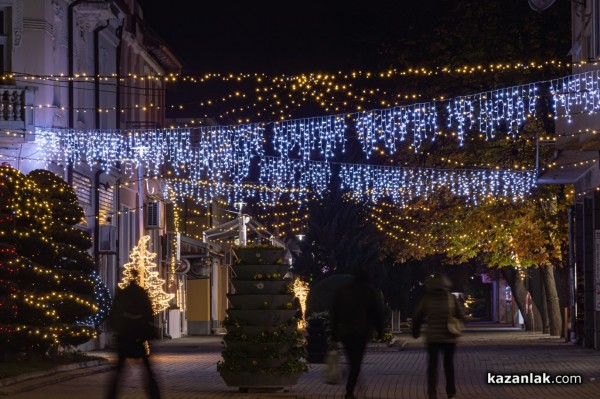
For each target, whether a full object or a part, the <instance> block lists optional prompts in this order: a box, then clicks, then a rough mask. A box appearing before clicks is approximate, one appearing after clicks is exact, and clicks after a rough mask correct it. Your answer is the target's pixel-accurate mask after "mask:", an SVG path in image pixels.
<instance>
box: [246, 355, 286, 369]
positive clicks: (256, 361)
mask: <svg viewBox="0 0 600 399" xmlns="http://www.w3.org/2000/svg"><path fill="white" fill-rule="evenodd" d="M287 360H288V359H287V358H286V357H280V358H267V359H265V358H260V357H248V358H239V359H237V363H238V364H239V365H240V366H242V367H257V368H260V369H274V368H277V367H279V366H281V365H282V364H283V363H285V362H286V361H287Z"/></svg>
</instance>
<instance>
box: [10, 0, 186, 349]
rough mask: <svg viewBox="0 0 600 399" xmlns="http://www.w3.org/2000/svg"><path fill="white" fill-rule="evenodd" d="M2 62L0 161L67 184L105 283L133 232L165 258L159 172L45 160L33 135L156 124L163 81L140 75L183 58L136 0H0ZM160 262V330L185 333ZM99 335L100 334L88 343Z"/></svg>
mask: <svg viewBox="0 0 600 399" xmlns="http://www.w3.org/2000/svg"><path fill="white" fill-rule="evenodd" d="M0 69H1V70H2V71H4V75H3V79H2V83H3V84H2V85H0V156H1V159H0V162H2V163H4V164H8V165H10V166H12V167H14V168H17V169H19V170H21V171H22V172H23V173H28V172H29V171H31V170H34V169H38V168H47V169H49V170H51V171H53V172H55V173H58V174H59V175H61V176H63V177H64V179H65V180H66V181H68V182H69V183H71V184H72V186H73V187H74V189H75V191H76V192H77V195H78V197H79V200H80V204H81V205H82V206H83V208H84V211H85V214H86V221H85V222H84V223H82V228H86V229H89V231H90V233H91V234H92V237H93V242H94V245H93V248H92V256H93V257H94V260H95V262H96V265H97V268H98V273H99V274H100V276H101V277H102V278H103V280H104V281H105V282H106V284H107V286H108V287H109V289H110V290H111V292H114V289H115V286H116V283H117V282H118V281H119V280H120V277H121V273H120V268H121V266H122V265H123V264H124V263H126V262H128V260H129V252H130V249H131V248H132V247H133V246H134V245H135V244H136V243H137V241H138V239H139V237H140V236H141V235H144V234H148V235H150V236H151V237H152V244H153V248H152V250H153V251H154V252H157V253H158V254H159V259H160V260H162V259H164V258H165V249H164V248H166V245H164V244H165V242H166V239H165V238H163V237H167V235H168V234H167V227H168V226H167V218H166V212H165V205H164V203H163V201H162V199H161V198H160V196H158V195H156V194H157V193H159V192H160V191H159V190H158V189H157V187H156V186H157V185H158V184H159V181H158V180H154V179H148V177H149V176H146V174H147V173H148V172H147V171H143V170H138V169H137V167H136V165H128V164H127V163H126V162H123V163H122V164H121V168H120V170H119V169H117V168H115V167H111V168H109V170H101V169H100V168H99V167H98V166H94V165H87V164H84V165H74V166H70V165H66V164H60V163H56V162H50V163H49V164H47V163H46V162H45V160H44V159H43V157H42V156H41V153H42V152H43V149H42V148H39V146H38V144H37V143H36V129H39V128H65V129H67V128H68V129H82V130H92V129H99V130H103V129H121V130H123V131H124V132H126V131H127V130H131V129H154V128H163V127H164V116H165V114H164V110H165V107H164V105H165V81H164V80H161V79H148V78H147V77H148V76H163V75H168V74H169V73H179V72H180V70H181V64H180V63H179V61H178V60H177V59H176V57H174V56H173V54H172V53H171V52H170V51H169V50H168V48H167V47H166V46H165V45H164V43H162V42H161V41H160V39H159V38H158V37H157V36H156V35H155V34H154V33H152V32H151V31H149V30H148V29H147V28H146V27H144V25H143V12H142V9H141V8H140V5H139V4H138V1H137V0H0ZM161 240H162V244H163V245H161ZM159 269H160V270H161V272H162V274H163V278H165V280H167V281H169V283H170V286H169V290H170V292H173V293H176V294H177V295H176V298H178V299H177V300H173V302H174V303H173V305H174V306H173V307H174V308H175V305H180V308H179V309H174V310H173V311H169V313H171V317H172V318H173V319H177V322H175V323H173V324H174V325H173V326H170V328H169V329H168V330H169V331H171V332H172V333H175V335H177V333H185V331H184V327H183V326H184V325H185V323H180V321H179V319H180V316H181V315H183V317H184V318H185V308H184V306H185V305H184V303H182V302H183V300H182V299H181V298H185V295H182V294H181V293H180V292H179V293H178V292H176V290H184V289H185V279H184V278H183V277H177V276H175V277H173V276H169V275H168V273H167V269H168V267H166V262H159ZM163 319H164V320H168V317H164V316H163V317H161V321H162V320H163ZM175 326H178V327H177V328H175V329H173V328H174V327H175ZM179 326H180V327H179ZM164 331H165V332H166V331H167V327H166V326H164ZM105 343H106V337H105V335H101V339H99V341H98V342H97V343H96V344H97V345H98V346H104V345H105Z"/></svg>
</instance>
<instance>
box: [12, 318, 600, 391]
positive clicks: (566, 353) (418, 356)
mask: <svg viewBox="0 0 600 399" xmlns="http://www.w3.org/2000/svg"><path fill="white" fill-rule="evenodd" d="M401 336H402V337H403V338H404V337H406V338H405V339H406V340H407V342H408V344H407V345H406V346H405V348H404V349H403V350H402V351H399V350H397V349H390V348H387V346H385V345H379V346H372V347H370V348H369V351H368V352H367V354H366V357H365V360H364V362H363V368H362V372H361V378H360V381H359V385H358V390H357V396H358V397H359V398H361V399H362V398H373V399H388V398H394V399H401V398H410V399H426V397H427V395H426V388H425V387H426V376H425V371H426V370H425V369H426V353H425V350H424V343H423V341H422V340H421V339H419V340H414V339H412V338H410V337H409V335H408V334H402V335H401ZM220 351H221V343H220V339H219V337H214V336H212V337H185V338H182V339H177V340H172V341H162V342H156V343H154V352H153V355H152V356H151V358H152V362H153V366H154V370H155V372H156V374H157V376H158V378H159V381H160V386H161V390H162V393H163V397H164V398H166V399H192V398H214V399H220V398H240V399H255V398H256V399H257V398H271V399H278V398H302V399H337V398H343V396H344V384H339V385H327V384H324V383H323V365H320V364H313V365H310V371H309V373H307V374H305V375H303V376H302V377H301V378H300V381H299V382H298V384H297V385H295V386H293V387H290V388H288V390H287V391H286V392H274V393H259V392H250V393H240V392H238V390H237V389H236V388H231V387H227V386H226V385H225V384H224V383H223V380H222V379H221V377H220V376H219V375H218V373H217V371H216V363H217V361H218V360H219V359H220ZM96 354H97V353H96ZM100 354H103V355H105V356H107V357H109V358H110V359H111V361H114V354H111V353H100ZM341 359H342V361H344V359H343V357H341ZM455 362H456V363H455V364H456V380H457V389H458V393H457V395H456V398H457V399H467V398H468V399H488V398H490V399H517V398H518V399H520V398H539V399H558V398H560V399H562V398H569V399H588V398H589V399H597V398H600V352H598V351H594V350H591V349H584V348H581V347H580V346H576V345H573V344H570V343H565V342H563V341H562V340H561V339H558V338H549V337H548V336H544V335H542V334H537V333H529V332H525V331H520V330H514V329H513V330H510V329H509V330H503V331H498V330H485V331H484V330H481V329H480V330H477V331H469V332H467V333H466V334H465V335H464V336H463V337H461V339H460V343H459V345H458V347H457V353H456V357H455ZM128 364H129V365H128V368H127V374H126V376H125V377H124V378H123V379H122V384H121V395H120V398H122V399H138V398H140V399H141V398H145V397H146V396H145V394H144V392H143V390H142V389H141V387H142V386H143V377H144V376H143V370H142V366H141V364H140V363H139V362H136V361H131V360H130V361H128ZM106 370H107V368H106V367H104V368H103V369H100V368H99V369H98V372H97V373H92V374H89V375H87V376H83V377H79V378H74V379H71V380H67V381H62V382H56V383H53V384H50V385H47V386H44V387H41V388H36V389H34V390H30V391H27V392H22V393H19V394H16V395H12V396H10V397H11V398H15V399H17V398H19V399H21V398H22V399H25V398H27V399H54V398H61V399H63V398H64V399H70V398H82V399H100V398H102V397H103V392H104V391H105V387H106V383H107V381H108V379H109V378H110V377H111V375H112V372H111V371H106ZM487 372H494V373H501V374H517V373H529V372H534V373H541V372H546V373H549V374H551V375H553V376H554V375H558V374H559V375H580V376H581V377H582V383H581V384H572V385H557V384H546V385H532V384H531V385H528V384H521V385H489V384H487ZM443 380H444V379H443V374H442V372H441V370H440V382H439V393H438V398H445V397H446V395H445V394H444V388H443Z"/></svg>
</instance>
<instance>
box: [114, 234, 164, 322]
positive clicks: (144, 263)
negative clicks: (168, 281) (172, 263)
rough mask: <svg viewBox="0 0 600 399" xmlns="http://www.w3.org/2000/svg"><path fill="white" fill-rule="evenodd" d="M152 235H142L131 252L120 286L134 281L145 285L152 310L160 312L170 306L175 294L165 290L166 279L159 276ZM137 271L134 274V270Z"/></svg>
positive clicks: (124, 267)
mask: <svg viewBox="0 0 600 399" xmlns="http://www.w3.org/2000/svg"><path fill="white" fill-rule="evenodd" d="M149 245H150V236H142V237H141V238H140V240H139V241H138V243H137V245H136V246H135V247H134V248H133V249H132V251H131V253H130V254H129V258H130V261H129V262H127V263H126V264H124V265H123V278H122V280H121V282H120V283H119V287H120V288H125V287H127V286H128V285H129V284H131V282H132V281H136V282H137V284H138V285H140V286H141V287H144V289H145V290H146V292H147V293H148V296H149V297H150V301H151V302H152V312H153V313H154V314H158V313H160V312H161V311H163V310H165V309H166V308H168V307H169V301H170V300H171V299H172V298H173V297H174V294H168V293H166V292H165V291H164V290H163V286H164V284H165V280H163V279H161V278H160V277H158V274H159V273H158V270H157V267H156V263H155V261H154V259H155V258H156V253H154V252H152V251H150V249H149ZM134 270H136V271H137V275H134V273H133V271H134Z"/></svg>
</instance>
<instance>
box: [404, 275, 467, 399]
mask: <svg viewBox="0 0 600 399" xmlns="http://www.w3.org/2000/svg"><path fill="white" fill-rule="evenodd" d="M426 286H427V293H426V294H425V298H423V300H422V301H421V303H420V304H419V305H418V306H417V310H416V313H415V317H414V319H413V337H415V338H419V335H420V331H421V325H422V324H423V322H424V321H425V320H426V321H427V330H426V331H425V341H426V342H427V354H428V364H427V394H428V395H429V399H434V398H436V397H437V364H438V355H439V353H440V352H442V353H443V354H444V373H445V375H446V394H447V395H448V398H453V397H454V396H455V395H456V383H455V379H454V351H455V349H456V339H457V337H456V336H454V335H452V334H450V332H448V316H449V315H450V310H451V307H450V303H451V302H450V301H452V302H453V303H454V306H452V310H453V312H454V316H455V317H457V318H459V319H461V320H464V314H463V311H462V308H461V306H460V304H459V303H458V301H457V299H456V297H455V296H454V295H452V294H451V293H450V288H451V287H452V283H451V282H450V280H449V279H448V277H446V276H444V275H443V274H436V275H434V276H433V277H432V278H431V279H430V280H429V281H428V282H427V284H426Z"/></svg>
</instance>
